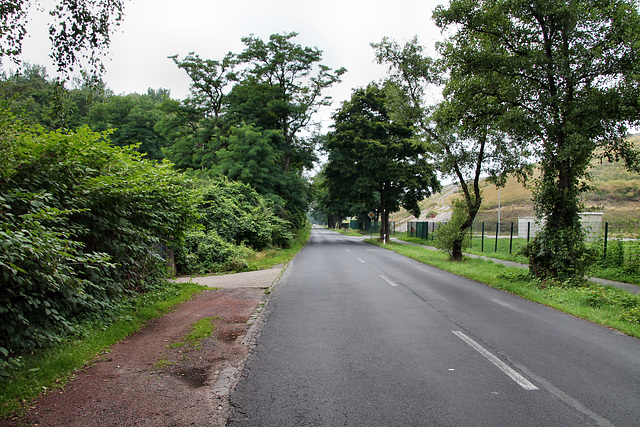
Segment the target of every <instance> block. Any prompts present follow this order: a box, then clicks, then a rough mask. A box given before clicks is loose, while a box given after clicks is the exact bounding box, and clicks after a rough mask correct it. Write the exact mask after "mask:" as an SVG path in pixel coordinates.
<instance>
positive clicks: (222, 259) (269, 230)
mask: <svg viewBox="0 0 640 427" xmlns="http://www.w3.org/2000/svg"><path fill="white" fill-rule="evenodd" d="M201 184H202V185H201V187H200V188H198V189H197V192H196V202H195V205H196V208H197V210H198V212H199V220H198V222H199V223H200V230H199V231H197V232H192V233H190V234H189V235H188V236H187V239H186V241H185V245H184V246H183V247H181V248H179V250H178V252H177V257H176V266H177V267H178V271H179V273H180V274H203V273H214V272H219V271H229V270H242V269H244V268H246V267H247V258H248V256H249V254H250V253H251V252H252V250H255V251H261V250H263V249H266V248H270V247H288V246H289V245H290V244H291V242H292V241H293V239H294V236H293V233H292V232H291V231H290V227H291V225H290V224H289V222H288V221H286V220H284V219H282V218H280V217H278V216H277V215H275V214H274V212H273V209H272V207H271V203H270V202H269V201H267V200H265V199H264V198H263V197H262V196H260V195H259V194H258V193H257V192H256V191H255V190H254V189H253V188H251V187H250V186H249V185H247V184H243V183H241V182H237V181H231V180H229V179H227V178H224V177H218V178H216V179H215V180H210V181H206V182H204V183H201Z"/></svg>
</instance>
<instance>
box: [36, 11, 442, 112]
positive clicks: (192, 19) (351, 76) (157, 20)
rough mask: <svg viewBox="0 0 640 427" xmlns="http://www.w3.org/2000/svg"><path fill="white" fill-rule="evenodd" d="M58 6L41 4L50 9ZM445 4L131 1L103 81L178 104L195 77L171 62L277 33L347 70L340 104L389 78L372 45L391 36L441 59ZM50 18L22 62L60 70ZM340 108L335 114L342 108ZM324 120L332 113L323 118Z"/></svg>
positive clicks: (338, 92)
mask: <svg viewBox="0 0 640 427" xmlns="http://www.w3.org/2000/svg"><path fill="white" fill-rule="evenodd" d="M52 1H53V0H42V1H41V3H42V4H43V5H44V6H45V7H46V5H47V4H51V3H52ZM447 3H448V1H447V0H393V1H389V0H386V1H382V0H324V1H317V2H308V1H305V0H270V1H264V0H262V1H261V0H224V1H220V0H133V1H128V2H126V6H125V7H126V9H125V17H124V21H123V23H122V24H121V25H120V27H119V28H118V29H117V32H116V34H114V36H113V38H112V44H111V49H110V53H109V57H110V60H108V61H107V62H106V64H105V65H106V68H107V73H106V75H105V76H104V79H105V81H106V83H107V85H108V86H109V88H110V89H111V90H113V91H114V92H115V93H116V94H128V93H133V92H138V93H146V91H147V88H149V87H151V88H154V89H159V88H164V89H169V90H170V91H171V96H172V97H173V98H178V99H183V98H185V97H186V96H187V95H188V92H189V83H190V81H189V78H188V77H187V75H186V73H184V71H182V70H180V69H179V68H178V67H177V66H176V65H175V64H174V63H173V62H172V61H171V60H170V59H168V58H167V57H168V56H170V55H175V54H177V55H178V56H179V57H180V58H183V57H184V56H185V55H187V54H188V53H189V52H195V53H197V54H199V55H200V57H202V58H205V59H219V58H221V57H222V56H223V55H224V54H225V53H226V52H229V51H232V52H234V53H238V52H240V51H242V50H243V48H244V45H243V44H242V42H241V40H240V39H241V37H243V36H247V35H249V34H254V35H255V36H257V37H260V38H262V39H264V40H266V39H267V38H268V36H269V35H271V34H274V33H288V32H292V31H295V32H297V33H299V36H298V37H296V38H295V39H294V42H297V43H299V44H301V45H303V46H310V47H317V48H318V49H320V50H322V51H323V59H322V63H323V64H324V65H327V66H329V67H331V68H333V69H337V68H340V67H345V68H347V70H348V72H347V74H345V75H344V77H343V82H342V83H340V84H339V85H336V86H334V87H333V88H332V89H331V91H330V95H331V96H332V97H333V98H334V100H336V101H342V100H344V99H347V98H348V97H349V96H350V93H351V89H352V88H355V87H360V86H365V85H366V84H367V83H369V82H370V81H373V80H379V79H380V78H382V77H383V76H384V75H385V72H386V69H385V68H384V67H382V66H380V65H377V64H375V63H374V51H373V49H372V48H371V47H370V45H369V44H370V43H371V42H379V41H380V40H382V38H383V37H385V36H387V37H390V38H392V39H394V40H396V41H397V42H399V43H401V44H403V43H404V42H406V41H407V40H409V39H410V38H412V37H413V36H414V35H417V36H418V38H419V40H420V43H421V44H423V45H424V46H426V47H428V48H429V49H430V51H429V53H430V54H432V55H433V54H435V49H434V45H435V42H436V41H438V40H441V39H442V36H441V34H440V31H439V29H438V28H437V27H436V26H435V25H434V23H433V21H432V19H431V15H432V11H433V9H434V8H435V7H436V6H437V5H438V4H447ZM46 19H47V16H46V14H44V13H40V14H39V15H38V14H32V24H31V26H30V29H29V38H28V39H27V40H26V42H25V44H24V49H23V51H24V54H23V59H24V60H25V61H28V62H30V63H34V64H41V65H45V66H47V69H48V71H49V73H50V75H51V74H52V73H53V71H54V67H53V66H52V65H51V62H50V60H49V59H48V57H47V55H48V53H49V50H50V47H49V40H48V37H47V32H46ZM338 106H339V105H338V103H337V102H336V103H334V106H333V107H332V108H337V107H338ZM325 114H326V112H325Z"/></svg>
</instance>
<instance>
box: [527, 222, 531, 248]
mask: <svg viewBox="0 0 640 427" xmlns="http://www.w3.org/2000/svg"><path fill="white" fill-rule="evenodd" d="M530 235H531V223H530V222H529V221H527V243H529V236H530Z"/></svg>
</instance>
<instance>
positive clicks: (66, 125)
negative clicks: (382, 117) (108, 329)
mask: <svg viewBox="0 0 640 427" xmlns="http://www.w3.org/2000/svg"><path fill="white" fill-rule="evenodd" d="M295 37H296V33H288V34H275V35H272V36H271V37H269V39H268V40H265V41H263V40H261V39H259V38H256V37H254V36H248V37H245V38H243V42H244V43H245V46H246V48H245V50H244V51H243V52H240V53H238V54H231V53H229V54H228V55H226V56H225V58H223V59H222V60H219V61H218V60H205V59H201V58H200V57H199V56H198V55H197V54H194V53H191V54H189V55H187V56H186V57H184V58H182V59H179V58H178V57H177V56H174V57H171V58H170V59H171V60H173V61H174V62H175V64H176V66H177V67H180V68H181V69H183V70H185V72H186V73H187V74H188V75H189V76H190V78H191V80H192V85H191V88H190V95H189V96H188V97H187V98H186V99H184V100H176V99H172V98H171V97H170V93H169V92H168V91H166V90H163V89H158V90H154V89H149V90H148V91H147V93H145V94H127V95H115V94H113V93H112V92H111V91H110V90H109V89H108V88H107V87H106V86H105V85H104V83H102V81H101V79H100V78H97V77H96V76H95V75H92V74H89V73H85V74H83V75H82V78H80V79H75V80H74V81H69V80H66V81H65V80H59V79H50V78H49V77H48V76H47V72H46V70H45V69H44V68H43V67H41V66H38V65H30V64H23V66H22V67H21V69H20V70H19V71H18V72H13V73H4V74H2V76H1V78H0V103H1V105H0V116H1V118H2V123H3V127H2V135H1V137H0V152H1V153H2V166H3V170H2V176H1V177H0V203H1V208H0V219H1V220H2V227H1V228H0V239H1V244H0V268H2V276H1V277H0V286H1V288H2V289H3V292H2V295H1V297H0V298H1V299H2V301H1V302H2V308H0V358H1V360H0V361H1V362H2V363H0V376H1V375H2V374H3V372H6V370H7V369H9V368H10V366H11V364H12V363H13V364H15V363H18V360H19V354H20V353H21V352H24V351H29V350H33V349H36V348H39V347H42V346H47V345H49V344H51V343H52V342H57V341H59V340H61V339H64V338H65V337H68V336H74V335H77V334H78V333H79V332H78V331H79V330H81V329H82V328H79V327H78V325H79V324H81V323H82V322H85V321H89V322H99V321H108V319H109V313H114V312H117V310H118V307H122V306H123V304H124V305H126V304H128V301H130V298H131V297H132V296H135V295H138V294H143V293H146V292H149V291H153V290H154V289H158V287H160V288H161V287H162V286H163V283H164V282H163V281H164V278H165V277H166V275H167V264H166V260H165V259H164V257H165V252H166V250H172V251H175V262H176V267H177V270H178V273H179V274H209V273H213V272H219V271H227V270H236V271H237V270H242V269H246V268H247V259H248V257H250V256H251V254H253V253H254V252H257V251H262V250H265V249H268V248H276V247H288V246H289V245H290V244H291V243H292V241H293V239H294V238H295V235H296V233H297V232H298V231H299V230H300V229H301V228H302V227H304V226H305V224H306V213H307V205H308V203H309V200H310V199H309V197H310V185H309V184H308V182H307V180H306V179H305V177H304V175H303V173H304V172H305V171H306V170H308V169H310V168H311V167H312V166H313V163H314V161H315V160H316V153H315V147H316V138H317V136H315V135H314V134H313V133H312V132H310V131H308V130H309V129H311V128H312V115H313V113H314V112H315V111H317V109H318V108H320V107H321V106H324V105H327V104H328V103H329V98H328V97H326V96H324V94H323V91H324V89H326V88H328V87H329V86H331V85H332V84H334V83H335V82H337V81H338V80H339V77H340V76H341V75H342V73H344V71H345V70H343V69H340V70H337V71H332V70H331V69H329V68H328V67H326V66H323V65H321V64H320V63H319V61H320V60H321V57H322V52H321V51H319V50H318V49H317V48H307V47H303V46H300V45H299V44H297V43H295V42H294V40H293V39H294V38H295ZM303 132H306V133H305V134H303Z"/></svg>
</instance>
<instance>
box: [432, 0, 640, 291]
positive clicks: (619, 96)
mask: <svg viewBox="0 0 640 427" xmlns="http://www.w3.org/2000/svg"><path fill="white" fill-rule="evenodd" d="M434 18H435V20H436V24H437V25H438V26H440V27H441V28H443V29H446V30H449V29H451V30H452V31H453V35H452V36H451V37H450V39H449V40H448V41H447V43H445V44H443V45H442V47H441V52H442V53H443V55H444V56H446V57H447V58H448V59H449V66H450V67H451V70H452V72H453V73H455V74H457V75H467V76H477V77H478V78H480V79H482V80H483V81H485V82H489V81H491V82H492V84H491V85H487V86H486V87H485V88H484V89H483V93H484V94H485V95H486V96H488V97H490V98H491V99H493V100H495V101H496V102H499V103H501V104H502V105H503V106H504V108H505V109H506V110H507V111H508V112H509V115H510V116H511V117H512V118H513V119H514V120H513V121H512V123H511V124H510V125H509V126H508V127H506V128H505V130H506V131H507V132H508V133H509V134H510V135H512V136H514V137H515V138H523V139H524V138H528V139H529V140H530V143H531V144H532V148H533V149H534V150H536V151H537V152H538V153H539V155H540V157H541V163H540V165H541V172H542V175H541V177H540V179H539V180H537V181H536V182H535V183H534V184H535V188H534V190H535V193H534V198H535V208H536V211H537V214H538V216H539V217H540V218H543V219H544V229H543V230H542V232H541V233H540V234H538V235H537V236H536V238H535V239H534V241H533V242H532V244H531V245H530V247H529V257H530V262H531V267H532V272H533V273H534V274H536V275H537V276H538V277H549V278H557V279H560V280H566V279H573V278H580V277H582V276H583V274H584V273H585V269H586V267H587V265H588V257H587V253H588V251H587V250H586V248H585V245H584V234H583V231H582V228H581V225H580V219H579V212H580V211H581V210H582V209H583V206H582V203H581V194H582V192H583V191H584V190H585V189H586V188H587V186H586V185H584V180H586V179H588V168H589V164H590V161H591V159H592V158H593V157H594V156H595V155H602V156H606V157H609V158H612V159H613V158H616V159H618V158H620V159H623V160H624V161H625V163H626V165H627V166H628V167H630V168H635V169H638V164H639V163H638V161H639V155H638V152H637V151H635V150H634V149H633V147H632V146H631V145H630V144H629V143H627V142H626V141H625V139H624V136H625V134H626V130H627V126H629V125H633V124H636V123H638V121H639V118H640V115H639V114H638V113H640V108H639V105H638V100H639V99H640V98H639V94H640V87H639V86H640V85H639V84H638V78H637V76H638V72H639V71H640V61H639V60H640V57H639V55H638V48H637V47H638V46H639V45H640V16H639V14H638V10H637V2H636V1H632V0H610V1H606V2H605V1H599V0H574V1H550V0H536V1H521V0H484V1H478V2H470V1H468V0H452V1H451V2H450V4H449V6H448V7H446V8H445V7H443V6H440V7H439V8H437V9H436V11H435V12H434ZM503 123H505V124H508V123H507V122H503Z"/></svg>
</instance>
